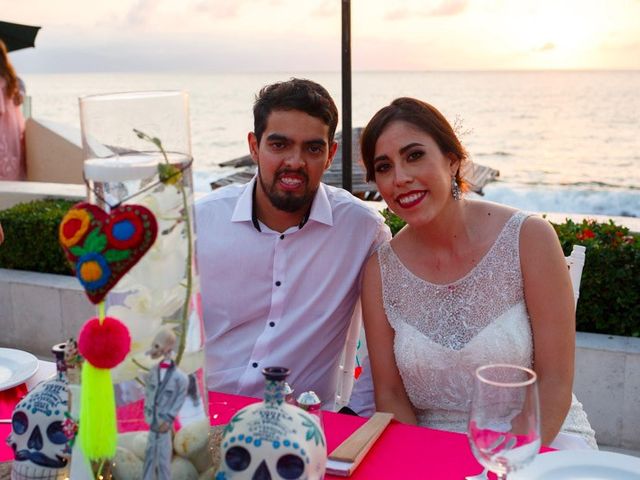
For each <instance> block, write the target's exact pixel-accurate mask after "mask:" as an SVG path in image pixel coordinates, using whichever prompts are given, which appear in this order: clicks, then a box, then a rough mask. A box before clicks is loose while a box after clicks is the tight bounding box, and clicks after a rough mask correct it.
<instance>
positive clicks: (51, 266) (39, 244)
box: [0, 200, 75, 275]
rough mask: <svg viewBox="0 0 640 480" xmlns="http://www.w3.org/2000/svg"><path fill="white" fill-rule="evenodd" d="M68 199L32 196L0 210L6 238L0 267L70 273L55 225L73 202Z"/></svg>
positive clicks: (56, 225) (0, 251)
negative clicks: (31, 199)
mask: <svg viewBox="0 0 640 480" xmlns="http://www.w3.org/2000/svg"><path fill="white" fill-rule="evenodd" d="M74 204H75V202H73V201H69V200H34V201H32V202H29V203H20V204H18V205H15V206H13V207H11V208H9V209H7V210H2V211H0V224H2V229H3V230H4V237H5V241H4V243H3V244H2V245H1V246H0V268H11V269H15V270H30V271H33V272H43V273H58V274H62V275H73V273H72V272H71V268H70V267H69V265H68V264H67V261H66V259H65V257H64V253H63V252H62V248H61V247H60V245H59V244H58V225H60V221H61V220H62V217H63V216H64V214H65V213H66V212H67V210H69V208H71V206H72V205H74Z"/></svg>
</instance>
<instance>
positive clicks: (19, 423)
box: [11, 412, 29, 435]
mask: <svg viewBox="0 0 640 480" xmlns="http://www.w3.org/2000/svg"><path fill="white" fill-rule="evenodd" d="M11 427H12V428H13V431H14V432H16V434H18V435H22V434H23V433H24V432H26V431H27V428H29V417H27V414H26V413H24V412H16V413H14V414H13V417H12V418H11Z"/></svg>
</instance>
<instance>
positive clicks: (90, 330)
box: [78, 317, 131, 369]
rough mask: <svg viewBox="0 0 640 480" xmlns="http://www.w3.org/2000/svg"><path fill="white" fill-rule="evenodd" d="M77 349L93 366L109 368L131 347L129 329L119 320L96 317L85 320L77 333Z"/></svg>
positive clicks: (120, 359)
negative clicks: (78, 333) (101, 319)
mask: <svg viewBox="0 0 640 480" xmlns="http://www.w3.org/2000/svg"><path fill="white" fill-rule="evenodd" d="M78 349H79V350H80V353H81V354H82V356H83V357H84V358H85V359H86V360H87V361H88V362H89V363H90V364H91V365H93V366H94V367H96V368H105V369H110V368H113V367H115V366H116V365H118V364H119V363H120V362H122V361H123V360H124V358H125V357H126V356H127V354H128V353H129V350H130V349H131V335H129V329H128V328H127V326H126V325H125V324H124V323H122V322H121V321H120V320H118V319H116V318H113V317H105V318H104V320H103V322H102V324H100V320H99V319H98V318H97V317H94V318H91V319H89V320H87V322H86V323H85V324H84V325H83V326H82V328H81V329H80V335H78Z"/></svg>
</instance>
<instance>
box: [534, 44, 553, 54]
mask: <svg viewBox="0 0 640 480" xmlns="http://www.w3.org/2000/svg"><path fill="white" fill-rule="evenodd" d="M555 48H556V44H555V43H553V42H547V43H545V44H544V45H542V46H541V47H538V48H536V49H535V51H536V52H548V51H550V50H555Z"/></svg>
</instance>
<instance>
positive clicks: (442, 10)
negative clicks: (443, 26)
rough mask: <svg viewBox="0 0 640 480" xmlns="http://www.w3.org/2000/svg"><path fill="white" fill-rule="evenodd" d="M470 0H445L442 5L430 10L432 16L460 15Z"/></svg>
mask: <svg viewBox="0 0 640 480" xmlns="http://www.w3.org/2000/svg"><path fill="white" fill-rule="evenodd" d="M468 4H469V2H468V0H449V1H447V0H444V1H443V2H442V3H440V5H438V6H437V7H435V8H433V9H431V10H430V11H429V16H431V17H436V16H438V17H440V16H442V17H445V16H446V17H449V16H453V15H458V14H460V13H462V12H464V11H465V10H466V9H467V5H468Z"/></svg>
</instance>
